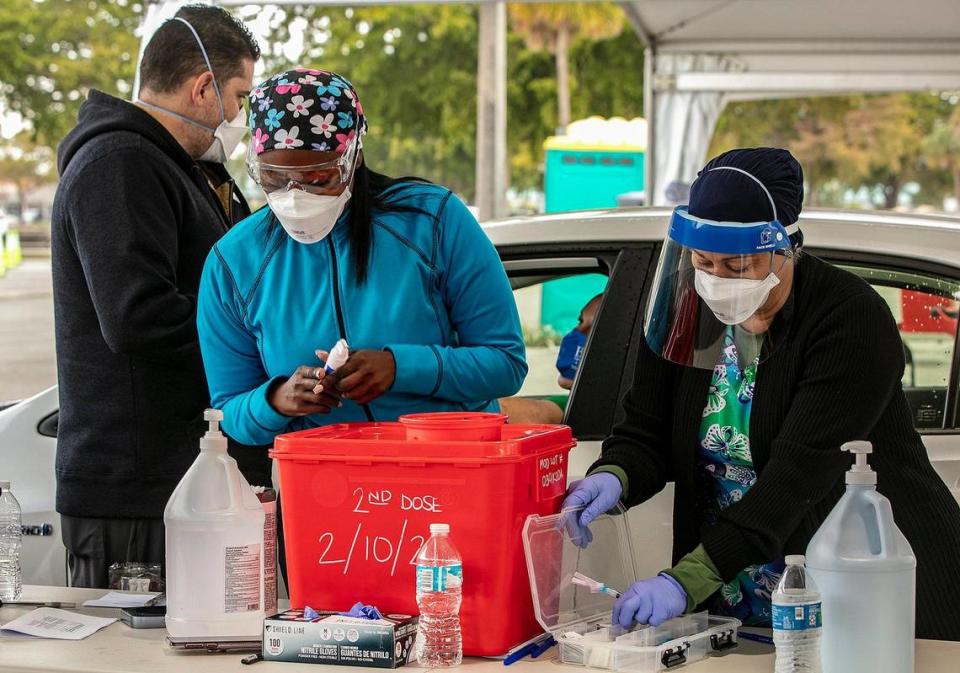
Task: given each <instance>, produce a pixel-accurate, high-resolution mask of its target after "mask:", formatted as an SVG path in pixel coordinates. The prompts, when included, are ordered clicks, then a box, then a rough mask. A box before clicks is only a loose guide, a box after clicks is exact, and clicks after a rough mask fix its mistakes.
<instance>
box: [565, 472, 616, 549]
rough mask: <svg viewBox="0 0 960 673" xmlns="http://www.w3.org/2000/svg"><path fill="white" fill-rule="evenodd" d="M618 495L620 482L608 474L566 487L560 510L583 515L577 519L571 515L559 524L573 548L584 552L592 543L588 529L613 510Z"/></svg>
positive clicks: (576, 516) (604, 473)
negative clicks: (595, 521)
mask: <svg viewBox="0 0 960 673" xmlns="http://www.w3.org/2000/svg"><path fill="white" fill-rule="evenodd" d="M622 493H623V487H622V486H621V485H620V480H619V479H617V477H616V475H614V474H610V473H609V472H597V473H596V474H591V475H589V476H587V477H585V478H583V479H581V480H580V481H575V482H573V483H572V484H570V488H569V489H568V491H567V498H566V500H564V501H563V509H565V510H567V509H576V510H580V509H582V510H583V511H582V512H579V515H577V514H573V513H572V514H571V515H569V516H567V517H564V521H563V524H564V526H565V527H566V529H567V533H568V534H569V535H570V539H571V540H573V542H574V543H575V544H576V545H577V546H579V547H581V548H586V546H587V545H588V544H590V543H591V542H593V534H592V533H591V532H590V529H589V528H588V526H589V525H590V524H591V523H593V520H594V519H596V518H597V517H598V516H600V515H601V514H604V513H605V512H609V511H610V510H611V509H613V508H614V507H616V506H617V503H618V502H620V496H621V495H622Z"/></svg>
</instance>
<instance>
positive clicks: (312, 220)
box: [266, 187, 351, 244]
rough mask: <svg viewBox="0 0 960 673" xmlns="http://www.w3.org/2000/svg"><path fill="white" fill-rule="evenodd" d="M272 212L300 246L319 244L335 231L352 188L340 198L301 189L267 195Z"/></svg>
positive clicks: (268, 193)
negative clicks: (301, 244) (303, 244)
mask: <svg viewBox="0 0 960 673" xmlns="http://www.w3.org/2000/svg"><path fill="white" fill-rule="evenodd" d="M266 195H267V203H268V204H269V205H270V210H272V211H273V214H274V215H276V217H277V219H278V220H280V224H281V225H282V226H283V229H284V231H286V232H287V233H288V234H289V235H290V238H292V239H293V240H295V241H297V242H298V243H308V244H309V243H317V242H318V241H322V240H323V239H324V238H326V237H327V235H328V234H329V233H330V232H331V230H333V227H334V225H336V223H337V220H339V219H340V215H342V214H343V211H344V209H345V208H346V207H347V203H349V202H350V196H351V194H350V187H346V188H344V190H343V192H342V193H341V194H340V195H338V196H329V195H325V194H310V193H308V192H305V191H303V190H302V189H296V188H293V189H285V190H283V191H279V192H267V193H266Z"/></svg>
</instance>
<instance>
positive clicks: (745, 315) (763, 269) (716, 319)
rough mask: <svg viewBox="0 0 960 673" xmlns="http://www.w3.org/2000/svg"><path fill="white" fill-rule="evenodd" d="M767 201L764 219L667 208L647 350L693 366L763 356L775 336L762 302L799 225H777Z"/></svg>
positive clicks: (756, 360)
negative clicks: (728, 217) (720, 216)
mask: <svg viewBox="0 0 960 673" xmlns="http://www.w3.org/2000/svg"><path fill="white" fill-rule="evenodd" d="M734 170H736V169H734ZM748 175H749V174H748ZM750 177H751V178H752V177H753V176H750ZM754 179H755V180H756V178H754ZM758 182H759V181H758ZM761 186H763V185H762V184H761ZM764 191H766V188H764ZM768 196H769V193H768ZM770 202H771V206H772V207H773V214H774V217H773V219H772V220H770V221H764V222H720V221H715V220H707V219H704V218H698V217H695V216H693V215H691V214H690V213H689V211H688V210H687V206H679V207H677V208H676V209H675V210H674V212H673V215H672V217H671V218H670V225H669V228H668V231H667V237H666V240H665V241H664V245H663V248H662V250H661V253H660V261H659V263H658V265H657V271H656V275H655V277H654V283H653V288H652V289H651V294H650V298H649V300H648V303H647V310H646V315H645V320H644V335H645V337H646V340H647V344H648V346H649V347H650V349H651V350H652V351H653V352H654V353H656V354H657V355H660V356H661V357H663V358H664V359H666V360H669V361H671V362H674V363H677V364H682V365H686V366H690V367H697V368H700V369H714V368H715V367H716V366H718V365H719V364H722V363H723V362H727V363H728V364H729V363H734V362H735V363H736V364H737V365H738V366H739V367H740V368H741V370H742V369H743V368H744V367H747V366H750V365H751V364H758V363H759V362H761V361H763V360H765V359H766V358H768V357H770V355H771V354H772V353H773V350H774V347H775V345H776V343H775V341H776V339H775V334H774V331H773V330H771V329H769V327H770V325H771V324H772V318H773V316H769V315H767V314H766V313H765V312H764V309H765V306H766V305H767V302H768V299H769V297H770V294H771V293H773V292H775V291H776V288H777V286H778V285H779V284H780V276H781V274H782V272H783V269H784V267H785V265H786V264H788V263H791V259H792V258H793V256H794V249H793V243H792V242H791V241H790V236H791V235H792V234H793V233H795V232H796V231H798V230H799V227H798V225H792V226H790V227H785V226H783V225H782V224H781V223H780V222H779V220H777V218H776V207H775V206H774V205H773V199H772V198H771V199H770Z"/></svg>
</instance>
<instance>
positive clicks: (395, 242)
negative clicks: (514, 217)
mask: <svg viewBox="0 0 960 673" xmlns="http://www.w3.org/2000/svg"><path fill="white" fill-rule="evenodd" d="M250 104H251V105H250V109H251V113H250V129H251V132H252V134H253V137H252V139H251V140H252V142H251V148H250V152H249V154H248V168H249V170H250V174H251V176H252V177H253V178H254V180H255V181H256V182H257V183H258V184H259V185H260V186H261V187H262V188H263V190H264V193H265V195H266V199H267V203H268V207H266V208H263V209H261V210H260V211H258V212H256V213H254V214H253V215H251V216H250V217H249V218H247V219H246V220H244V221H243V222H241V223H240V224H238V225H237V226H236V227H234V228H233V229H232V230H231V231H230V232H229V233H228V234H227V235H226V236H224V237H223V239H222V240H221V241H220V242H219V243H218V244H217V245H216V246H215V247H214V249H213V251H212V252H211V253H210V256H209V257H208V258H207V263H206V267H205V269H204V273H203V280H202V283H201V288H200V297H199V307H198V318H197V320H198V329H199V332H200V345H201V348H202V351H203V360H204V366H205V368H206V373H207V379H208V383H209V386H210V394H211V398H212V403H213V405H214V406H216V407H218V408H221V409H223V411H224V422H223V426H224V429H225V430H226V432H227V433H228V434H230V435H231V436H232V437H233V438H234V439H236V440H238V441H240V442H243V443H246V444H269V443H271V442H273V439H274V437H276V435H278V434H281V433H284V432H290V431H293V430H300V429H305V428H310V427H315V426H319V425H325V424H329V423H335V422H345V421H373V420H376V421H391V420H395V419H396V418H397V417H398V416H400V415H401V414H405V413H411V412H422V411H463V410H470V411H475V410H476V411H496V410H498V409H499V407H498V403H497V399H498V398H500V397H504V396H508V395H512V394H514V393H515V392H516V391H517V390H518V389H519V388H520V385H521V383H522V382H523V378H524V376H526V372H527V365H526V362H525V353H524V346H523V338H522V335H521V330H520V320H519V317H518V315H517V309H516V305H515V303H514V300H513V295H512V292H511V289H510V284H509V282H508V280H507V277H506V275H505V274H504V271H503V266H502V265H501V263H500V259H499V257H498V256H497V252H496V250H495V249H494V247H493V245H492V244H491V243H490V241H489V240H488V239H487V237H486V235H485V234H484V233H483V230H482V229H481V228H480V226H479V225H478V224H477V221H476V220H475V219H474V218H473V216H472V215H471V214H470V212H469V211H468V210H467V208H466V206H464V205H463V203H462V202H461V201H460V200H459V199H458V198H457V197H456V196H454V195H453V194H452V193H451V192H450V191H449V190H447V189H444V188H441V187H438V186H435V185H432V184H429V183H425V182H423V181H420V180H413V179H398V180H394V179H390V178H387V177H385V176H382V175H379V174H377V173H374V172H373V171H371V170H369V169H368V168H367V166H366V164H365V162H364V158H363V152H362V146H363V142H362V139H363V137H364V134H365V133H366V129H367V125H366V118H365V116H364V114H363V109H362V107H361V105H360V102H359V100H358V98H357V94H356V91H355V90H354V89H353V87H352V86H351V85H350V84H349V83H348V82H347V81H346V80H345V79H343V78H342V77H340V76H338V75H336V74H334V73H329V72H324V71H320V70H310V69H304V68H300V69H296V70H292V71H289V72H285V73H281V74H279V75H276V76H274V77H272V78H270V79H269V80H268V81H266V82H264V83H263V84H262V85H260V86H259V87H257V88H256V89H255V90H254V91H253V93H252V94H251V96H250ZM338 339H345V340H346V341H347V342H348V343H349V345H350V357H349V359H348V360H347V362H346V364H344V365H342V366H341V367H339V368H338V369H337V370H336V372H335V373H334V374H332V375H325V373H324V371H323V369H322V367H323V364H322V360H325V359H326V357H327V353H326V352H324V351H325V350H326V349H329V348H330V347H331V346H333V345H334V343H336V342H337V340H338Z"/></svg>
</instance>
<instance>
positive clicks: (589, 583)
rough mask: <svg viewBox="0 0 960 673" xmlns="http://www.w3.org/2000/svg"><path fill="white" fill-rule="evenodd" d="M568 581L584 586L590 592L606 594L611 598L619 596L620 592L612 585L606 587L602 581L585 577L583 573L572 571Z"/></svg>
mask: <svg viewBox="0 0 960 673" xmlns="http://www.w3.org/2000/svg"><path fill="white" fill-rule="evenodd" d="M570 581H571V582H573V583H574V584H576V585H577V586H581V587H586V588H587V589H589V590H590V593H592V594H607V595H608V596H612V597H613V598H620V592H619V591H617V590H616V589H614V588H613V587H608V586H607V585H606V584H604V583H603V582H598V581H597V580H595V579H592V578H590V577H587V576H586V575H584V574H583V573H574V574H573V577H571V578H570Z"/></svg>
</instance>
